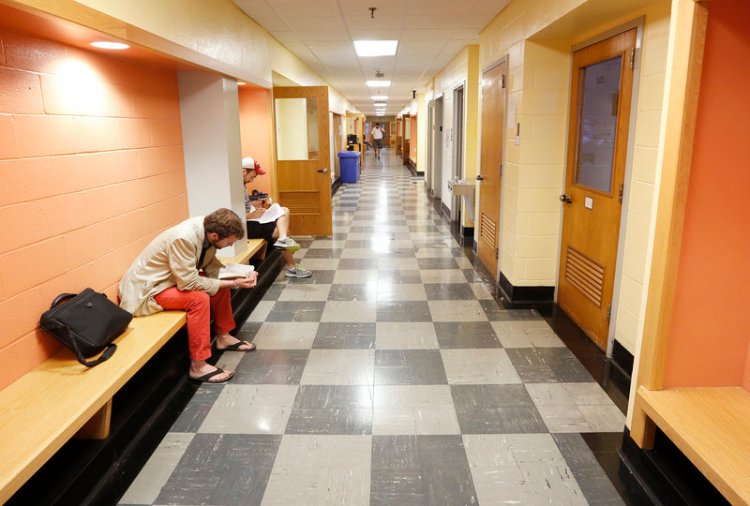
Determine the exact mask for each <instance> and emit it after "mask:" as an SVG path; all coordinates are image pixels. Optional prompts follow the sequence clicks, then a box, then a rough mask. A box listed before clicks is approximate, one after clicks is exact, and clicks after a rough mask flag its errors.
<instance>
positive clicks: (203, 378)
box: [190, 367, 234, 383]
mask: <svg viewBox="0 0 750 506" xmlns="http://www.w3.org/2000/svg"><path fill="white" fill-rule="evenodd" d="M223 373H224V369H222V368H221V367H217V368H216V370H215V371H211V372H210V373H208V374H204V375H203V376H199V377H197V378H193V377H192V376H191V377H190V379H191V380H193V381H199V382H201V383H224V382H226V381H229V380H230V379H232V378H233V377H234V373H231V374H230V375H229V377H228V378H226V379H223V380H215V381H211V378H213V377H214V376H218V375H219V374H223Z"/></svg>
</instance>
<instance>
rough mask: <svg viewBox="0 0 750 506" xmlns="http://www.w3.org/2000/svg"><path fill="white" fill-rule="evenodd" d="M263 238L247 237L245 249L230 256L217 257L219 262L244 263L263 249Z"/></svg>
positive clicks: (264, 243)
mask: <svg viewBox="0 0 750 506" xmlns="http://www.w3.org/2000/svg"><path fill="white" fill-rule="evenodd" d="M265 247H266V241H265V239H248V240H247V249H246V250H245V251H243V252H242V253H239V254H237V255H235V256H232V257H223V256H222V257H217V258H218V259H219V260H221V262H222V263H223V264H224V265H226V264H246V263H247V262H248V261H249V260H250V259H251V258H252V257H254V256H255V255H257V254H258V253H261V252H263V251H264V250H265Z"/></svg>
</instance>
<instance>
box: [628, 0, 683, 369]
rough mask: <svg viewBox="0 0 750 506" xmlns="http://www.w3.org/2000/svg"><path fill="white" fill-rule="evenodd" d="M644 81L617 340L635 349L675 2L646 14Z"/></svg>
mask: <svg viewBox="0 0 750 506" xmlns="http://www.w3.org/2000/svg"><path fill="white" fill-rule="evenodd" d="M646 19H647V23H646V27H645V31H644V37H643V53H642V55H641V60H640V65H641V73H640V80H639V83H638V105H637V110H638V113H637V115H636V119H635V121H636V124H635V140H634V144H633V168H632V172H631V177H630V180H629V190H630V194H629V195H628V196H627V198H628V211H627V232H626V234H625V245H624V251H623V256H622V280H621V284H620V292H619V297H618V304H617V307H616V313H615V316H616V326H615V339H617V341H618V342H620V344H622V345H623V346H624V347H625V348H626V349H627V350H628V351H630V352H631V353H633V354H635V350H636V349H637V347H636V342H637V341H638V339H639V338H640V335H641V334H642V332H643V318H644V313H645V309H646V308H645V304H644V301H645V300H646V294H647V290H648V284H647V281H648V276H649V268H650V267H649V266H650V262H649V258H650V251H651V250H652V248H653V231H652V229H653V224H654V219H655V215H656V199H657V194H658V186H657V184H656V181H657V179H658V176H657V171H658V166H657V154H658V152H659V149H660V146H659V133H660V127H661V120H662V109H663V105H662V102H663V95H664V82H665V79H666V57H667V48H668V42H669V21H670V5H669V2H659V3H658V4H655V5H654V6H653V8H651V9H649V10H648V11H647V13H646Z"/></svg>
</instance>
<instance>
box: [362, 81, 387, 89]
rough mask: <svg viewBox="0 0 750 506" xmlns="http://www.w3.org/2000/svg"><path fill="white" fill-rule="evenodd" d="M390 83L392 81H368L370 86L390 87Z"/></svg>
mask: <svg viewBox="0 0 750 506" xmlns="http://www.w3.org/2000/svg"><path fill="white" fill-rule="evenodd" d="M390 85H391V82H390V81H367V86H369V87H370V88H388V87H389V86H390Z"/></svg>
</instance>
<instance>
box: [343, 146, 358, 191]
mask: <svg viewBox="0 0 750 506" xmlns="http://www.w3.org/2000/svg"><path fill="white" fill-rule="evenodd" d="M339 161H340V162H341V182H342V183H356V182H357V181H359V153H358V152H357V151H340V152H339Z"/></svg>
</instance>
